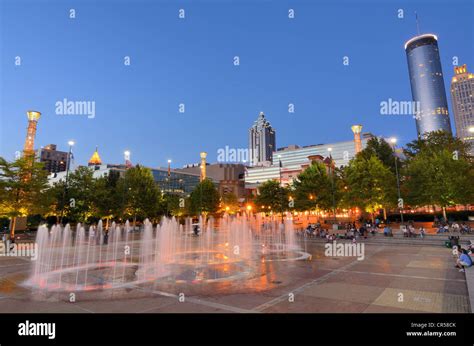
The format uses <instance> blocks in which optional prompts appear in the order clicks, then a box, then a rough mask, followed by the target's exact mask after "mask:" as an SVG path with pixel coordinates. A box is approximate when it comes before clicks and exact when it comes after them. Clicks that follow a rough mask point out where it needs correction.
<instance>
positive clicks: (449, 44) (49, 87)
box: [0, 1, 474, 167]
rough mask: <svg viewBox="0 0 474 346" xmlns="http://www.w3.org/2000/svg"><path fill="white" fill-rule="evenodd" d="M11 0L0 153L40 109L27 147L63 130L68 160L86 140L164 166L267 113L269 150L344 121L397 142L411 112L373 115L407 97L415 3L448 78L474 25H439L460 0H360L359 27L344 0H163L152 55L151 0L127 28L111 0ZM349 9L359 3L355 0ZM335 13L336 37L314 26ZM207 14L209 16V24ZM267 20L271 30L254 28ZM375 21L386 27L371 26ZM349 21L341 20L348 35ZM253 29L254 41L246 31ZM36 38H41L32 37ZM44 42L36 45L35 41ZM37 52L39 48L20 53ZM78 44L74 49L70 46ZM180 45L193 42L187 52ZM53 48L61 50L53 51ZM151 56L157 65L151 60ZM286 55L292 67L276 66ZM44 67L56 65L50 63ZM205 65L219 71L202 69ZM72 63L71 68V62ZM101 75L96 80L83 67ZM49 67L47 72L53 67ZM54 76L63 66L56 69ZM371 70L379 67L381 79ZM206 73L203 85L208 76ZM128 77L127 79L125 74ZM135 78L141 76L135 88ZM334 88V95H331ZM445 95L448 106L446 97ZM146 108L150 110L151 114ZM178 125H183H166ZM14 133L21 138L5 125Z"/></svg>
mask: <svg viewBox="0 0 474 346" xmlns="http://www.w3.org/2000/svg"><path fill="white" fill-rule="evenodd" d="M21 4H22V2H19V3H18V4H15V3H13V2H6V3H3V4H2V6H3V11H2V13H6V14H8V15H5V16H4V17H5V18H4V21H3V23H4V24H3V25H2V28H3V30H2V31H3V32H4V33H9V32H10V31H16V33H17V37H18V38H20V39H19V40H16V41H18V42H13V41H12V39H11V37H15V35H13V36H12V35H5V36H6V37H5V43H4V48H5V49H4V51H5V54H4V56H5V57H6V58H4V59H3V60H2V69H3V71H5V73H4V75H3V80H4V84H5V85H8V86H9V88H3V91H2V106H1V113H2V115H1V117H0V122H1V123H0V124H1V128H2V133H1V138H0V156H4V157H6V158H7V159H13V158H14V153H15V151H17V150H19V151H21V145H22V143H23V138H24V131H25V129H26V119H25V118H26V117H25V112H26V111H27V110H28V109H33V110H37V111H39V112H41V113H42V118H41V120H40V121H39V123H38V136H37V139H36V149H38V148H39V147H40V146H46V145H47V144H50V143H54V144H57V145H58V149H59V150H66V149H67V141H68V140H70V139H73V140H75V142H76V146H75V147H74V156H75V160H76V163H80V164H86V162H87V160H88V159H89V157H90V155H91V154H92V153H93V151H94V148H95V147H96V146H98V147H99V150H100V153H101V157H102V158H103V160H104V162H108V163H121V162H123V161H124V159H123V152H124V151H125V150H130V151H131V161H132V162H133V163H134V164H135V163H141V164H144V165H147V166H152V167H157V166H162V167H164V166H166V162H167V160H168V159H171V160H172V164H173V166H174V167H181V166H183V165H184V164H188V163H192V162H198V161H199V152H201V151H206V152H208V153H209V157H208V158H209V162H215V161H216V156H217V154H216V153H217V150H218V149H219V148H223V147H225V146H226V145H228V146H230V147H233V148H246V147H247V131H248V128H249V126H251V124H252V123H253V121H254V119H255V114H258V112H260V111H263V112H265V114H266V115H267V116H268V118H269V120H270V121H271V123H272V126H273V127H274V128H275V129H276V131H278V133H279V138H278V143H277V147H283V146H286V145H290V144H298V145H311V144H318V143H328V142H337V141H344V140H350V139H351V137H352V133H351V132H350V126H351V125H353V124H355V123H361V124H362V125H363V126H364V130H366V131H368V132H371V133H373V134H374V135H382V136H384V137H391V136H397V137H398V138H399V140H400V143H401V144H403V143H406V142H409V141H411V140H413V139H415V138H416V129H415V121H414V119H412V117H411V116H382V115H380V102H383V101H386V100H387V99H390V98H393V99H395V100H399V101H407V100H411V93H410V83H409V79H408V77H407V66H406V57H405V54H404V51H403V43H404V42H405V41H406V40H408V39H410V38H411V37H413V36H414V35H415V31H416V26H415V20H414V14H413V13H414V10H418V13H419V14H420V18H421V32H434V33H436V34H437V35H438V36H439V45H440V51H441V62H442V66H443V68H444V70H445V73H446V75H445V76H444V77H445V78H444V83H449V82H450V77H451V75H452V63H451V60H452V57H453V56H454V55H456V56H457V57H458V58H459V65H462V64H464V63H466V64H468V65H470V64H472V61H473V53H472V52H473V51H474V50H473V49H472V44H471V45H469V43H467V44H461V43H460V39H459V37H461V36H460V35H461V34H463V35H464V36H463V42H473V41H474V40H472V39H471V40H470V39H469V38H470V36H469V35H471V36H472V35H473V34H472V32H470V31H469V28H470V25H472V24H469V21H464V22H463V21H459V27H456V28H453V27H452V25H451V26H450V25H447V23H448V22H450V21H449V20H446V22H447V23H444V22H443V21H440V20H439V19H440V18H442V17H446V18H451V17H452V16H458V15H461V16H464V15H465V16H466V18H468V17H469V16H468V14H469V8H468V5H467V2H463V1H459V2H457V4H459V6H458V7H457V9H452V8H451V6H448V5H446V4H442V3H439V4H438V3H434V4H433V5H430V6H425V5H423V3H420V4H417V5H416V6H412V5H408V4H405V3H402V4H399V5H396V4H395V3H392V4H391V5H375V6H374V4H372V3H371V4H370V5H371V6H364V5H362V9H363V10H365V11H366V13H365V15H367V16H368V17H370V18H373V19H371V22H370V24H365V25H361V26H360V27H353V25H354V24H355V23H356V22H357V20H356V18H353V17H354V16H353V13H351V11H350V9H351V6H348V8H347V9H341V8H338V7H337V6H332V5H327V4H326V5H321V4H318V5H314V6H310V5H308V4H305V3H298V2H296V3H295V4H294V5H293V4H285V5H281V6H273V7H271V8H270V7H268V8H267V7H266V6H265V5H264V4H261V5H252V6H250V5H247V7H246V6H245V5H243V6H237V5H228V6H227V7H219V6H218V5H215V4H213V6H210V4H208V3H205V5H206V4H207V7H206V6H204V7H203V6H201V7H200V8H199V9H197V8H195V7H194V6H193V5H188V4H186V5H184V6H183V7H184V8H185V9H186V13H187V16H186V18H185V19H183V20H182V22H180V21H179V18H178V7H179V6H178V7H177V6H175V5H171V4H165V5H169V6H165V10H164V11H162V13H160V14H159V18H160V20H161V21H163V23H161V24H160V25H162V27H161V29H163V30H164V31H165V34H167V35H168V36H167V35H163V37H158V38H157V40H158V41H159V42H160V43H163V42H165V41H166V42H167V43H168V46H167V47H168V49H167V51H166V52H163V53H162V54H157V52H160V50H159V49H158V48H157V45H156V43H153V42H154V40H153V39H152V38H153V34H156V33H157V32H159V30H158V29H159V28H158V29H157V28H156V27H155V28H153V27H152V28H150V30H149V31H148V32H147V30H146V29H147V28H145V27H144V26H143V25H140V23H139V19H140V18H149V17H147V16H148V14H146V13H145V10H146V9H147V6H148V5H150V6H151V7H152V8H153V5H152V4H151V3H145V5H146V6H144V4H141V5H140V4H139V5H137V7H134V8H132V9H131V10H130V20H129V22H127V23H128V24H133V25H129V26H127V28H128V30H129V31H127V30H125V29H124V30H121V29H120V28H121V27H118V26H115V24H114V23H113V21H114V18H115V17H114V15H117V16H118V15H119V14H120V13H122V12H121V10H122V9H123V8H121V7H120V4H117V7H116V12H117V13H116V14H115V12H112V13H108V17H107V16H104V15H105V13H104V11H105V9H104V8H101V7H97V8H94V7H91V6H88V4H87V3H86V4H84V5H82V4H81V5H80V6H76V10H77V18H76V19H70V18H69V17H68V14H69V13H68V10H69V7H62V8H59V9H58V8H55V10H54V11H53V12H52V13H49V14H48V13H45V11H46V10H45V9H43V8H40V7H37V6H31V7H30V8H28V9H25V8H23V7H22V6H21ZM214 5H215V6H214ZM357 6H358V7H361V5H360V4H358V5H357ZM463 6H466V14H465V13H463V11H461V9H462V8H463ZM46 7H47V6H46ZM249 7H251V9H253V11H250V14H249V13H248V11H246V10H248V8H249ZM288 8H294V9H295V18H294V19H289V18H288V13H287V11H288ZM397 8H403V9H404V18H403V19H399V18H397ZM331 9H332V10H334V9H337V10H338V12H337V14H338V16H335V15H332V16H328V18H321V23H320V24H319V25H318V24H315V23H314V21H312V20H311V19H312V16H314V15H315V14H316V13H318V11H321V10H331ZM219 10H222V11H223V12H222V11H221V12H219ZM234 10H235V11H234ZM267 10H268V11H267ZM20 11H25V13H24V14H23V15H24V16H25V18H32V17H33V16H35V15H38V14H41V15H42V16H43V17H45V19H46V22H48V24H45V25H43V26H41V27H39V28H35V32H32V31H31V28H29V29H27V28H20V27H19V25H18V23H14V20H15V18H18V15H19V13H20ZM213 11H214V12H213ZM359 11H361V13H363V12H362V10H359ZM232 12H235V18H234V19H233V21H232V23H229V24H228V25H225V23H224V22H225V21H227V20H229V15H230V13H232ZM329 13H333V12H331V11H329ZM217 14H218V15H217ZM244 14H245V15H246V16H247V17H248V16H250V17H251V18H250V19H252V18H253V19H255V22H256V23H258V21H257V19H259V18H260V22H262V24H261V25H262V26H261V31H259V32H258V33H255V32H253V31H252V30H251V29H248V28H245V27H243V26H242V25H241V24H242V23H244V20H249V18H247V17H246V16H244ZM363 14H364V13H363ZM48 16H49V17H48ZM142 16H144V17H142ZM336 17H337V18H339V19H340V20H341V22H342V21H344V20H345V22H347V23H348V24H346V25H344V26H342V28H340V29H338V28H335V29H334V32H332V37H334V41H337V42H338V44H337V42H336V43H335V42H333V40H331V39H329V40H328V38H327V37H326V36H325V35H322V33H321V30H318V29H321V28H323V26H324V25H330V23H331V20H333V19H334V18H336ZM209 18H213V20H214V21H215V23H214V22H211V23H206V20H207V21H209ZM318 18H319V17H318ZM359 19H360V18H359ZM74 20H75V21H76V22H73V21H74ZM101 20H103V21H104V23H105V22H106V23H108V24H110V30H109V31H106V32H103V33H101V34H100V35H99V37H98V38H95V37H94V39H92V40H90V42H89V41H88V44H90V45H91V48H88V46H87V45H84V41H83V40H84V39H85V37H86V36H90V35H91V34H92V33H93V32H95V31H94V30H97V29H98V27H99V26H100V23H101ZM85 22H86V23H87V25H84V23H85ZM451 22H452V21H451ZM264 23H265V24H267V26H269V28H268V29H265V28H264V25H263V24H264ZM463 23H464V24H463ZM373 24H377V25H379V26H380V27H381V28H383V29H385V32H384V33H379V32H373V30H372V29H371V25H373ZM58 25H60V26H61V27H62V28H64V29H65V30H64V31H66V32H68V33H67V35H66V34H55V35H56V36H54V37H55V38H56V39H60V38H61V37H62V36H63V35H64V36H65V37H63V38H66V40H63V41H61V42H62V44H64V45H65V46H66V47H69V48H70V50H72V52H75V53H76V55H73V54H72V53H68V52H67V49H66V50H64V49H54V44H53V41H54V39H53V38H51V37H48V35H47V34H49V33H50V31H51V30H57V26H58ZM71 25H72V26H74V27H71ZM213 25H219V27H222V31H223V33H224V34H222V33H221V34H214V33H213V31H212V27H213ZM276 25H278V28H277V29H278V30H276V32H272V31H271V30H270V29H273V26H276ZM348 29H350V30H351V35H349V36H350V37H349V38H348V37H347V36H348V35H347V32H346V31H347V30H348ZM114 30H115V31H117V30H118V32H120V35H116V33H115V31H114ZM157 30H158V31H157ZM193 30H194V31H196V33H194V32H193ZM36 31H37V32H38V33H36ZM59 31H60V30H59ZM382 31H383V30H382ZM229 33H234V36H236V35H237V34H236V33H241V34H240V35H237V38H236V39H229V38H228V35H227V34H229ZM139 34H141V35H142V36H143V35H144V36H145V38H146V39H148V40H149V41H148V42H152V43H153V44H151V45H152V46H154V47H153V49H147V47H145V46H146V44H142V45H140V44H137V43H134V42H131V43H129V42H128V41H129V40H130V39H131V38H133V37H135V38H136V37H141V38H143V37H142V36H140V35H139ZM255 34H256V35H257V37H256V39H255V40H252V42H250V41H247V40H250V38H251V37H252V36H251V35H255ZM364 34H365V36H364ZM137 35H139V36H137ZM203 35H204V36H203ZM314 35H316V37H313V36H314ZM117 36H118V37H117ZM123 36H125V39H124V38H123ZM203 37H204V38H205V39H203ZM35 38H36V40H37V41H39V42H33V41H34V40H35ZM39 38H41V40H42V41H41V40H39ZM107 39H113V40H112V48H114V49H111V51H110V52H109V51H108V50H107V49H102V50H101V49H98V48H100V47H101V45H103V44H105V42H106V41H107ZM127 39H128V40H127ZM174 39H177V40H174ZM211 39H212V40H211ZM81 40H82V41H81ZM192 40H198V43H194V44H193V43H192ZM373 40H375V42H376V44H373V42H372V41H373ZM175 41H176V42H175ZM178 41H179V42H181V44H182V46H180V45H179V42H178ZM228 41H232V42H228ZM78 42H79V43H78ZM81 42H82V43H81ZM143 42H146V40H144V41H143ZM208 42H215V43H216V46H215V47H214V48H215V49H211V50H209V49H207V48H206V49H204V48H202V45H204V44H206V43H208ZM308 42H314V43H315V44H314V47H308ZM368 44H370V47H375V48H378V47H380V49H378V50H377V49H376V50H370V51H369V53H368V54H367V53H365V52H364V49H360V48H361V47H364V46H367V45H368ZM38 45H40V46H38ZM77 45H79V46H78V47H77ZM43 46H44V47H46V48H47V49H39V48H41V47H43ZM169 46H171V48H169ZM323 46H324V47H327V48H328V51H329V50H330V51H331V53H330V54H329V56H324V55H322V54H320V53H318V52H319V50H318V48H320V47H323ZM337 46H339V47H338V49H335V48H334V47H337ZM163 47H165V46H163ZM357 47H358V48H359V49H356V48H357ZM27 48H28V49H27ZM102 48H103V47H102ZM48 49H49V50H51V52H50V51H48ZM87 49H89V50H90V51H91V52H89V53H88V50H87ZM34 51H38V52H41V54H37V55H34V54H31V52H34ZM81 52H82V53H81ZM239 52H240V53H239ZM77 53H81V54H79V56H77ZM165 53H166V54H165ZM172 53H174V54H172ZM189 53H194V54H193V55H192V56H191V58H189V57H188V55H189ZM55 54H57V55H58V57H56V59H55ZM128 55H129V56H130V60H131V64H130V66H125V65H124V64H123V58H124V57H125V56H128ZM17 56H20V57H21V58H22V62H21V65H19V66H15V65H14V62H15V57H17ZM235 56H239V57H240V65H239V66H235V65H234V64H233V62H234V61H233V58H234V57H235ZM344 56H347V57H348V58H349V64H348V65H344V64H343V57H344ZM91 57H95V59H91ZM165 58H166V59H176V58H178V59H177V61H176V63H175V64H174V65H171V64H170V63H169V61H168V60H166V61H165V60H163V59H165ZM160 59H161V60H160ZM155 60H156V61H162V64H160V63H157V64H152V62H153V61H155ZM283 63H284V64H285V65H288V66H290V67H289V68H286V69H284V70H279V68H280V67H281V66H282V64H283ZM55 64H56V65H57V66H54V68H53V67H52V65H55ZM162 65H163V66H162ZM210 65H216V68H209V66H210ZM43 66H44V67H45V69H44V71H42V68H41V67H43ZM71 66H72V67H75V68H77V70H78V72H74V71H70V69H71ZM203 66H204V68H202V67H203ZM386 66H390V68H391V69H388V70H387V69H386V70H385V71H384V72H385V73H384V74H379V73H377V71H378V70H380V69H381V68H383V67H385V68H386ZM170 67H171V70H172V71H171V72H170V74H173V73H175V76H174V77H173V78H172V79H169V78H168V79H167V78H162V79H161V80H163V82H161V80H160V79H159V78H158V79H155V77H157V75H158V76H159V75H160V73H161V74H162V73H164V72H163V71H164V69H167V68H170ZM127 69H128V70H127ZM200 69H202V70H203V71H199V70H200ZM58 71H59V72H58ZM374 71H376V73H373V72H374ZM99 72H100V75H101V77H102V78H98V79H96V77H95V76H92V75H91V73H94V74H97V73H99ZM276 72H278V73H279V75H278V77H277V78H275V77H274V76H273V75H274V74H275V73H276ZM53 73H56V74H58V75H57V76H56V75H55V76H52V75H51V74H53ZM61 73H64V75H63V77H61ZM81 73H82V74H84V76H81ZM147 73H151V74H153V76H148V74H147ZM219 74H222V76H219ZM380 76H386V78H385V79H380ZM46 77H47V78H46ZM162 77H165V75H162ZM167 77H169V75H167ZM209 79H210V80H211V82H205V81H207V80H209ZM104 81H105V85H106V86H108V87H109V90H107V91H104V90H101V89H102V88H103V87H104V86H105V85H104V84H101V83H104ZM190 81H194V82H192V83H190ZM111 82H113V83H111ZM125 82H126V85H125V84H122V83H125ZM94 83H97V84H98V86H94V85H93V84H94ZM162 84H163V85H162ZM201 84H202V85H201ZM144 85H148V86H147V87H146V88H144V89H145V90H142V89H143V86H144ZM151 85H153V87H150V86H151ZM447 85H449V84H445V86H446V87H448V86H447ZM201 87H202V88H201ZM134 89H137V90H138V91H135V90H134ZM181 89H183V90H182V91H181ZM218 89H223V90H222V91H220V90H218ZM246 89H250V90H249V91H247V90H246ZM140 91H141V92H140ZM212 91H213V92H215V93H216V95H215V96H213V94H212ZM162 94H165V95H162ZM338 98H339V99H341V98H342V99H343V100H344V102H337V99H338ZM64 99H68V100H72V101H81V100H85V101H94V102H97V106H96V109H95V110H94V118H88V117H87V116H85V115H73V116H71V115H67V113H64V114H63V115H56V114H55V110H56V107H55V104H56V102H57V101H62V100H64ZM165 99H166V100H165ZM188 100H189V101H188ZM181 102H183V103H184V105H185V108H186V110H185V112H184V113H182V114H180V113H179V109H178V108H179V107H178V106H179V104H180V103H181ZM448 102H449V109H450V110H452V109H453V108H452V106H451V100H450V99H449V98H448ZM290 103H292V104H294V108H295V112H294V113H290V112H288V108H289V107H288V105H289V104H290ZM94 105H95V104H94ZM132 114H133V115H132ZM155 114H156V119H157V120H156V121H154V120H153V119H154V116H155ZM451 116H452V115H451ZM326 119H330V121H326ZM452 121H453V123H454V120H453V119H452ZM178 131H180V133H179V135H176V133H178ZM11 133H20V134H21V135H20V136H11V135H9V134H11ZM16 137H18V138H16Z"/></svg>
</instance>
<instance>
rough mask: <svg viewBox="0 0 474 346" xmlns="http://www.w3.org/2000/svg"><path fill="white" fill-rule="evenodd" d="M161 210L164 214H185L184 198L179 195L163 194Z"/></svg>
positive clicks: (179, 215)
mask: <svg viewBox="0 0 474 346" xmlns="http://www.w3.org/2000/svg"><path fill="white" fill-rule="evenodd" d="M161 211H162V213H163V214H165V215H172V216H177V217H181V216H185V215H186V212H187V210H186V200H185V199H184V197H182V196H180V195H176V194H171V193H167V194H165V195H164V196H163V204H162V208H161Z"/></svg>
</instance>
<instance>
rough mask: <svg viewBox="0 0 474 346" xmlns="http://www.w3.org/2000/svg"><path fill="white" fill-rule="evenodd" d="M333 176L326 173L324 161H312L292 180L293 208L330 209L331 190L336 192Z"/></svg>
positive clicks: (331, 204)
mask: <svg viewBox="0 0 474 346" xmlns="http://www.w3.org/2000/svg"><path fill="white" fill-rule="evenodd" d="M333 178H334V177H332V176H329V175H328V172H327V167H326V165H325V164H324V163H321V162H314V163H312V164H311V165H310V166H309V167H308V168H306V169H305V170H304V171H303V172H301V173H300V174H299V175H298V177H297V178H296V179H295V181H294V182H293V192H292V193H293V194H294V199H295V209H296V210H298V211H306V210H311V209H323V210H332V208H333V192H334V193H335V192H336V191H335V189H336V184H335V181H333V180H332V179H333Z"/></svg>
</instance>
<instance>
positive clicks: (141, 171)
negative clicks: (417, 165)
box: [117, 165, 162, 225]
mask: <svg viewBox="0 0 474 346" xmlns="http://www.w3.org/2000/svg"><path fill="white" fill-rule="evenodd" d="M117 186H118V188H117V190H118V193H119V197H118V199H119V200H121V205H122V208H123V210H124V214H125V215H124V216H125V217H132V218H133V224H134V225H135V223H136V220H137V217H140V218H145V217H148V218H154V217H156V216H157V215H158V213H159V211H160V205H162V197H161V192H160V190H159V188H158V186H157V185H156V183H155V179H154V178H153V173H152V172H151V170H150V169H149V168H145V167H142V166H140V165H136V166H135V167H132V168H129V169H127V171H126V172H125V175H124V178H123V179H120V180H119V181H118V184H117ZM120 197H121V198H120Z"/></svg>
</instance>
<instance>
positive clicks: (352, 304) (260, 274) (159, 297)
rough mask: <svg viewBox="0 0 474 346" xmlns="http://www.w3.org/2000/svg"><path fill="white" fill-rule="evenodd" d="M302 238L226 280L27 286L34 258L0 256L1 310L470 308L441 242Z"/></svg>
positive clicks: (463, 284) (460, 275)
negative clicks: (356, 251) (359, 245)
mask: <svg viewBox="0 0 474 346" xmlns="http://www.w3.org/2000/svg"><path fill="white" fill-rule="evenodd" d="M300 246H301V247H302V248H303V250H304V251H305V252H307V253H309V254H311V255H312V257H311V258H310V259H309V260H308V259H307V260H300V261H263V260H262V261H260V262H257V263H255V264H254V268H253V270H252V274H251V275H247V276H244V277H240V276H238V275H236V276H235V278H234V279H232V280H216V281H210V282H206V281H183V282H179V281H176V280H173V281H169V280H168V281H167V280H157V281H156V282H145V283H140V284H130V285H127V286H125V287H122V288H116V289H109V290H102V291H101V290H94V291H80V292H74V290H72V291H68V292H48V291H47V290H46V289H41V288H37V287H31V286H28V285H26V284H25V282H26V281H27V280H28V278H29V277H30V274H31V271H32V268H33V265H32V263H33V261H31V260H30V259H29V258H26V257H0V312H12V313H13V312H28V313H31V312H33V313H37V312H38V313H39V312H71V313H95V312H127V313H140V312H141V313H180V312H183V313H187V312H206V313H207V312H218V313H232V312H234V313H239V312H252V313H298V312H304V313H313V312H335V313H344V312H351V313H352V312H356V313H360V312H366V313H371V312H408V313H416V312H438V313H441V312H444V313H455V312H461V313H468V312H471V309H470V304H469V298H468V291H467V287H466V280H465V274H464V273H460V272H458V270H457V269H455V268H454V259H453V257H452V254H451V251H450V250H449V249H447V248H445V247H442V246H441V244H440V245H439V246H432V245H430V246H424V245H410V244H407V245H400V244H390V242H386V243H384V244H371V243H370V242H368V243H366V244H365V256H364V259H363V260H358V259H357V257H342V256H341V257H328V256H325V251H324V250H325V249H324V243H322V242H319V241H314V240H308V241H306V242H305V243H303V244H300ZM223 270H224V271H225V270H228V269H226V267H224V268H223Z"/></svg>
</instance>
